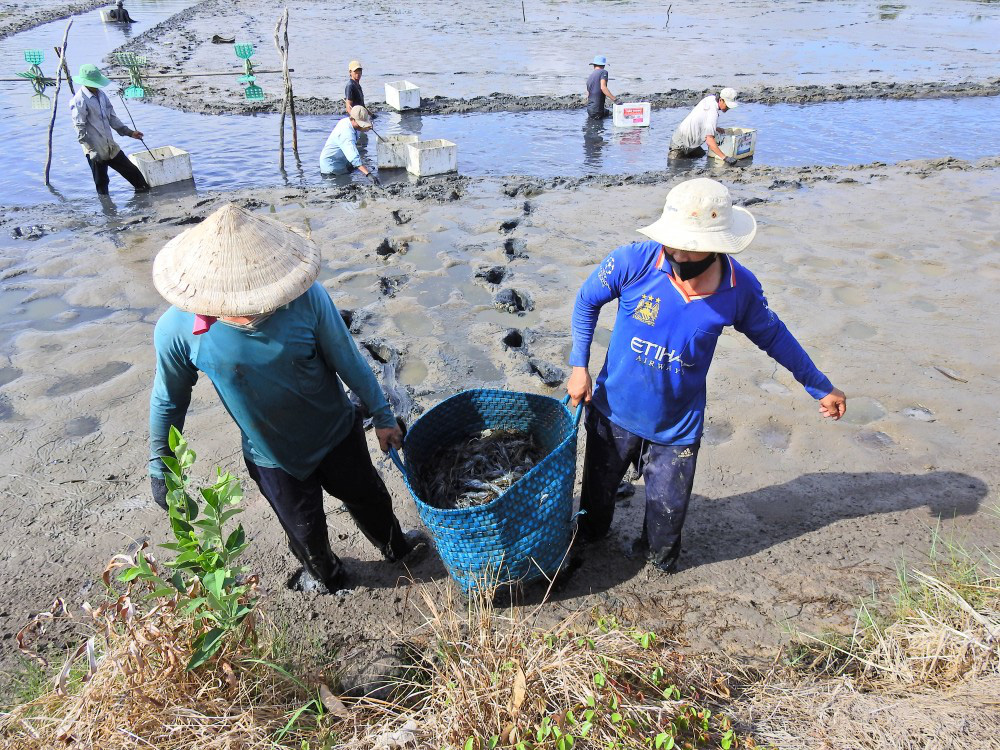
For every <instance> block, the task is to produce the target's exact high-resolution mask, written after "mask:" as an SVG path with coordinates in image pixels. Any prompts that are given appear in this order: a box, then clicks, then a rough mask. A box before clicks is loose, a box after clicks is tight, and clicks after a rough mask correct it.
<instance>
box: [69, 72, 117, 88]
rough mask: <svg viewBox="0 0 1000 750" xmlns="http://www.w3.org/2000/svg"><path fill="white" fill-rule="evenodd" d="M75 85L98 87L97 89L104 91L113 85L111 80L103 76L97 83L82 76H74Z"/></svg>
mask: <svg viewBox="0 0 1000 750" xmlns="http://www.w3.org/2000/svg"><path fill="white" fill-rule="evenodd" d="M73 83H78V84H80V85H81V86H97V88H99V89H103V88H104V87H105V86H107V85H108V84H109V83H111V79H110V78H108V77H107V76H103V75H102V76H101V77H100V78H99V79H98V80H96V81H94V80H92V79H90V78H83V77H81V76H73Z"/></svg>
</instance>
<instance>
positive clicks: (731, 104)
mask: <svg viewBox="0 0 1000 750" xmlns="http://www.w3.org/2000/svg"><path fill="white" fill-rule="evenodd" d="M722 101H724V102H725V103H726V106H727V107H729V108H730V109H736V108H737V107H738V106H740V103H739V102H738V101H736V100H735V99H734V100H733V101H729V100H728V99H723V100H722Z"/></svg>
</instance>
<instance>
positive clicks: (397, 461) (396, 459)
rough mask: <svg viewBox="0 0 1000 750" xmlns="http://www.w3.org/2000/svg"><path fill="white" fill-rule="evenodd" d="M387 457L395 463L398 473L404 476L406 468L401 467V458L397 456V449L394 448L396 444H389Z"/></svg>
mask: <svg viewBox="0 0 1000 750" xmlns="http://www.w3.org/2000/svg"><path fill="white" fill-rule="evenodd" d="M389 458H391V459H392V462H393V463H394V464H396V468H397V469H399V471H400V473H401V474H402V475H403V476H404V477H405V476H406V469H404V468H403V460H402V459H401V458H400V457H399V451H398V450H396V446H394V445H390V446H389Z"/></svg>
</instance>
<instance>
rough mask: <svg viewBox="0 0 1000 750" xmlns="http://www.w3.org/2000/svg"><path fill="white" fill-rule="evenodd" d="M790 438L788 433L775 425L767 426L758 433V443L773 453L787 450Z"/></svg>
mask: <svg viewBox="0 0 1000 750" xmlns="http://www.w3.org/2000/svg"><path fill="white" fill-rule="evenodd" d="M791 440H792V436H791V433H789V431H788V430H787V429H786V428H784V427H781V426H779V425H776V424H769V425H767V426H766V427H764V429H762V430H761V431H760V442H761V443H763V445H764V447H766V448H770V449H771V450H773V451H783V450H786V449H787V448H788V444H789V443H790V442H791Z"/></svg>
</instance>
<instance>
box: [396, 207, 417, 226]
mask: <svg viewBox="0 0 1000 750" xmlns="http://www.w3.org/2000/svg"><path fill="white" fill-rule="evenodd" d="M412 219H413V217H412V216H410V214H408V213H405V212H403V211H400V210H399V209H397V210H395V211H393V212H392V220H393V221H394V222H396V225H397V226H399V225H402V224H408V223H409V222H410V221H411V220H412Z"/></svg>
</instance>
